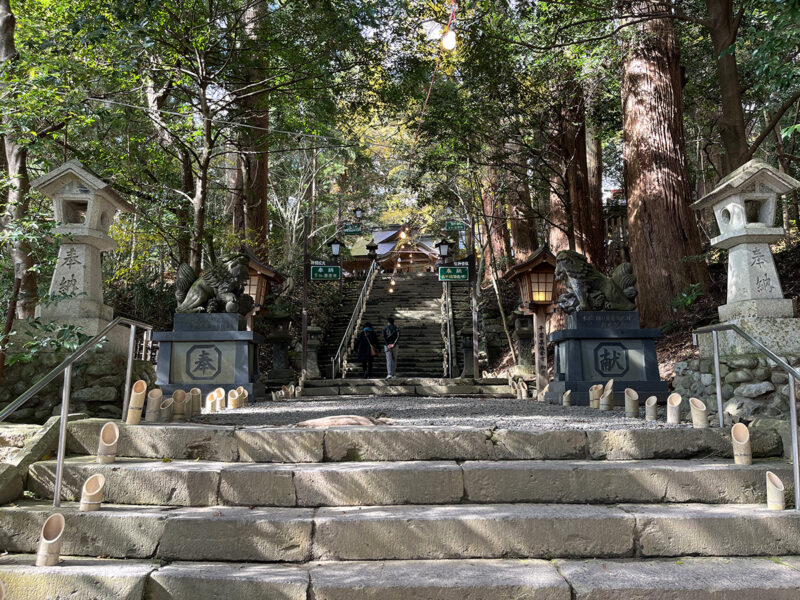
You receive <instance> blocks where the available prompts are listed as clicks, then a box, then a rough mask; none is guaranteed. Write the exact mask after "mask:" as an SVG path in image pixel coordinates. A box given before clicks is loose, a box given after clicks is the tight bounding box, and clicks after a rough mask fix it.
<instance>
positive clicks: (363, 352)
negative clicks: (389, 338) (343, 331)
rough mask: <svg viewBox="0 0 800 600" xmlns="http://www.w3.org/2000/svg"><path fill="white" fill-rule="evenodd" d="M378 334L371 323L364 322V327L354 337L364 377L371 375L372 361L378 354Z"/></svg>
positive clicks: (367, 377)
mask: <svg viewBox="0 0 800 600" xmlns="http://www.w3.org/2000/svg"><path fill="white" fill-rule="evenodd" d="M379 344H380V342H379V341H378V334H376V333H375V331H374V330H373V329H372V323H370V322H367V323H364V329H362V330H361V333H359V334H358V339H356V350H357V352H358V360H359V361H360V362H361V366H362V367H364V378H365V379H369V378H370V377H372V361H373V360H374V359H375V357H376V356H378V346H379Z"/></svg>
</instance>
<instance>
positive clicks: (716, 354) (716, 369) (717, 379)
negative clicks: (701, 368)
mask: <svg viewBox="0 0 800 600" xmlns="http://www.w3.org/2000/svg"><path fill="white" fill-rule="evenodd" d="M711 337H712V339H713V340H714V380H715V382H716V384H717V414H718V415H719V427H720V429H724V428H725V419H724V418H723V415H722V379H721V378H720V376H719V335H718V332H717V331H712V332H711Z"/></svg>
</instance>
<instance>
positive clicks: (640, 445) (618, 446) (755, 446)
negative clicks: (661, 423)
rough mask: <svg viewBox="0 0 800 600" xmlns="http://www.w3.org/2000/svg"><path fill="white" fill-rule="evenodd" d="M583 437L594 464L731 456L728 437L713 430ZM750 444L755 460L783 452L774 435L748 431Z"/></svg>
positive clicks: (620, 432)
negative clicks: (610, 461) (609, 461)
mask: <svg viewBox="0 0 800 600" xmlns="http://www.w3.org/2000/svg"><path fill="white" fill-rule="evenodd" d="M586 435H587V438H588V446H589V447H588V450H589V456H590V457H591V458H593V459H595V460H641V459H648V458H693V457H697V456H717V457H726V458H731V457H732V456H733V446H732V443H731V437H730V433H729V432H728V431H722V430H720V429H716V428H713V429H712V428H709V429H629V430H616V431H588V432H586ZM750 444H751V448H752V451H753V456H754V457H756V458H759V457H766V456H780V455H781V454H782V452H783V443H782V442H781V438H780V435H779V434H778V433H777V432H776V431H752V432H751V435H750Z"/></svg>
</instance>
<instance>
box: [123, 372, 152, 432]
mask: <svg viewBox="0 0 800 600" xmlns="http://www.w3.org/2000/svg"><path fill="white" fill-rule="evenodd" d="M146 393H147V383H146V382H145V381H144V380H142V379H140V380H139V381H137V382H136V383H134V384H133V387H132V388H131V399H130V402H128V416H127V417H125V423H127V424H128V425H138V424H139V423H140V422H141V420H142V409H143V408H144V397H145V394H146Z"/></svg>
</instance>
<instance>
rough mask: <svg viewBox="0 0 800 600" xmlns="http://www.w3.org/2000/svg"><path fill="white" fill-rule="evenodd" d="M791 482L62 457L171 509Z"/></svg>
mask: <svg viewBox="0 0 800 600" xmlns="http://www.w3.org/2000/svg"><path fill="white" fill-rule="evenodd" d="M767 470H771V471H774V472H775V473H776V474H777V475H778V476H779V477H781V478H782V479H783V481H784V482H785V483H786V484H787V488H790V487H791V486H790V485H789V482H790V481H791V468H790V465H788V464H787V463H783V462H777V461H757V462H755V463H754V464H753V465H749V466H741V465H733V464H731V463H730V461H722V460H692V461H621V462H606V461H505V462H499V461H466V462H464V463H457V462H455V461H402V462H347V463H322V464H283V465H271V464H260V463H251V464H244V463H238V464H237V463H220V462H196V461H169V462H163V461H153V460H145V459H130V458H122V459H117V462H116V463H113V464H98V463H96V462H94V459H93V458H92V457H79V458H70V459H68V460H66V461H65V463H64V480H63V488H62V497H63V498H64V499H67V500H77V499H78V498H79V497H80V490H81V486H82V485H83V482H84V481H86V479H88V478H89V477H90V476H91V475H93V474H95V473H102V474H103V475H104V476H105V478H106V486H105V499H106V500H107V501H108V502H111V503H119V504H145V505H166V506H214V505H217V504H222V505H234V506H289V507H291V506H299V507H314V506H361V505H363V506H369V505H375V506H378V505H400V504H454V503H461V502H466V503H477V504H497V503H506V502H531V503H568V504H612V503H621V502H631V503H653V502H702V503H709V504H716V503H739V504H749V503H760V502H763V501H764V500H765V498H766V491H765V473H766V471H767ZM54 479H55V461H52V460H50V461H42V462H39V463H35V464H33V465H32V466H31V467H30V469H29V472H28V481H27V486H28V489H29V490H30V491H32V492H33V493H34V494H36V495H37V496H38V497H40V498H51V497H52V494H53V481H54Z"/></svg>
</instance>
